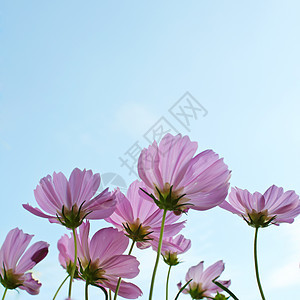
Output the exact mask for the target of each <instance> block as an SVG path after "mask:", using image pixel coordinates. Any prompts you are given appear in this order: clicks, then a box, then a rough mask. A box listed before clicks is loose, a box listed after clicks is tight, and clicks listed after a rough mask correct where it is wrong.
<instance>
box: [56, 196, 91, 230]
mask: <svg viewBox="0 0 300 300" xmlns="http://www.w3.org/2000/svg"><path fill="white" fill-rule="evenodd" d="M84 203H85V201H84V202H82V203H81V205H80V206H79V208H77V205H76V204H75V205H73V206H72V209H71V210H66V209H65V206H64V205H63V206H62V210H61V214H60V215H61V216H59V215H58V214H56V217H57V219H58V221H59V222H60V223H61V224H62V225H63V226H65V227H67V228H69V229H75V228H77V227H79V226H80V225H81V224H82V222H83V221H84V219H85V217H86V216H88V215H89V214H90V213H91V212H92V211H90V212H88V213H85V214H84V213H83V211H82V206H83V204H84Z"/></svg>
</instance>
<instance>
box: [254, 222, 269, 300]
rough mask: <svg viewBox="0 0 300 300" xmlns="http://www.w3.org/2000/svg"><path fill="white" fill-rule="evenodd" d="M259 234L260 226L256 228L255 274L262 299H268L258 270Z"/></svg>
mask: <svg viewBox="0 0 300 300" xmlns="http://www.w3.org/2000/svg"><path fill="white" fill-rule="evenodd" d="M257 235H258V227H256V228H255V237H254V263H255V275H256V281H257V285H258V288H259V292H260V295H261V299H262V300H266V298H265V295H264V292H263V289H262V286H261V283H260V279H259V272H258V259H257Z"/></svg>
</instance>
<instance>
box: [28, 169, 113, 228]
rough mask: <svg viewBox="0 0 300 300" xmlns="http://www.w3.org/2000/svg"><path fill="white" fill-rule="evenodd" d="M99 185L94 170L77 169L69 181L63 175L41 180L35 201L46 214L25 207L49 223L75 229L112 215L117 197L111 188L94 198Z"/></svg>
mask: <svg viewBox="0 0 300 300" xmlns="http://www.w3.org/2000/svg"><path fill="white" fill-rule="evenodd" d="M99 185H100V174H98V173H96V174H93V172H92V171H91V170H85V169H84V170H83V171H81V170H79V169H78V168H76V169H74V170H73V172H72V173H71V175H70V179H69V181H68V180H67V178H66V177H65V175H64V174H63V173H55V172H54V173H53V177H51V176H50V175H48V176H46V177H44V178H42V179H41V180H40V184H39V185H37V187H36V189H35V190H34V196H35V199H36V201H37V203H38V205H39V206H40V207H41V208H42V209H43V210H44V211H45V212H46V214H45V213H44V212H42V211H41V210H40V209H38V208H33V207H32V206H30V205H29V204H23V207H24V208H25V209H27V210H28V211H30V212H31V213H33V214H34V215H36V216H39V217H42V218H47V219H49V221H50V222H55V223H61V224H63V225H64V226H66V227H67V228H71V229H72V228H76V227H78V226H79V225H80V224H81V223H82V221H83V220H84V219H103V218H106V217H108V216H109V215H111V214H112V213H113V211H114V209H115V205H116V201H115V196H114V194H113V193H110V192H109V191H108V189H105V190H104V191H103V192H101V193H100V194H99V195H97V196H95V197H94V198H93V196H94V195H95V193H96V191H97V189H98V187H99Z"/></svg>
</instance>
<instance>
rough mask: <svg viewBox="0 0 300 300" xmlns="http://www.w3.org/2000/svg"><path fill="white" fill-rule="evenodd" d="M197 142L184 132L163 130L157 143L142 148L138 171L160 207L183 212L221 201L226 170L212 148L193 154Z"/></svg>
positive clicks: (226, 183)
mask: <svg viewBox="0 0 300 300" xmlns="http://www.w3.org/2000/svg"><path fill="white" fill-rule="evenodd" d="M197 147H198V146H197V143H196V142H191V141H190V139H189V137H188V136H184V137H182V136H181V135H180V134H178V135H176V136H172V135H171V134H169V133H168V134H166V135H165V136H164V137H163V138H162V140H161V142H160V143H159V145H157V143H156V142H154V143H153V144H152V145H150V146H149V147H148V149H143V151H142V153H141V155H140V157H139V161H138V172H139V176H140V177H141V179H142V180H143V181H144V183H145V184H146V185H147V186H148V188H150V191H151V194H150V193H148V196H150V197H151V198H152V199H153V201H154V202H155V203H156V204H157V205H158V206H159V207H160V208H161V209H166V210H172V211H175V213H180V212H185V211H187V210H188V209H190V208H191V209H196V210H207V209H210V208H212V207H215V206H217V205H219V204H220V203H222V202H223V201H224V199H225V197H226V195H227V192H228V187H229V183H228V181H229V178H230V171H229V170H228V167H227V165H226V164H225V163H224V162H223V159H220V158H219V156H218V154H216V153H215V152H213V151H212V150H206V151H203V152H201V153H199V154H197V155H196V156H194V155H195V153H196V150H197Z"/></svg>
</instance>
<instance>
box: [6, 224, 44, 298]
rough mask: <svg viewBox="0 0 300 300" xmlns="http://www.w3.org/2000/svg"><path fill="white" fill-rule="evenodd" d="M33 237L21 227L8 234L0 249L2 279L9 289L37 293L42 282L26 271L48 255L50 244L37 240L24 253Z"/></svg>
mask: <svg viewBox="0 0 300 300" xmlns="http://www.w3.org/2000/svg"><path fill="white" fill-rule="evenodd" d="M32 237H33V235H29V234H25V233H23V231H22V230H20V229H19V228H15V229H12V230H11V231H10V232H9V233H8V234H7V236H6V239H5V241H4V243H3V245H2V247H1V249H0V281H1V284H2V285H3V286H4V287H5V288H7V289H16V288H20V289H22V290H25V291H27V292H28V293H29V294H31V295H37V294H38V293H39V291H40V287H41V283H39V282H38V281H37V280H35V279H33V277H32V273H30V272H28V273H26V272H27V271H28V270H30V269H32V268H33V267H34V266H35V265H36V264H37V263H39V262H40V261H41V260H43V259H44V258H45V257H46V255H47V254H48V247H49V245H48V244H47V243H46V242H37V243H35V244H33V245H32V246H31V247H29V248H28V249H27V251H26V252H25V253H24V251H25V250H26V248H27V246H28V245H29V243H30V241H31V239H32Z"/></svg>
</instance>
